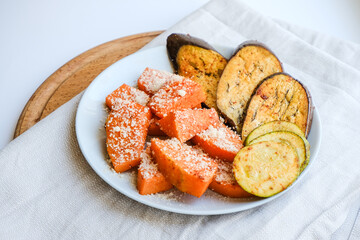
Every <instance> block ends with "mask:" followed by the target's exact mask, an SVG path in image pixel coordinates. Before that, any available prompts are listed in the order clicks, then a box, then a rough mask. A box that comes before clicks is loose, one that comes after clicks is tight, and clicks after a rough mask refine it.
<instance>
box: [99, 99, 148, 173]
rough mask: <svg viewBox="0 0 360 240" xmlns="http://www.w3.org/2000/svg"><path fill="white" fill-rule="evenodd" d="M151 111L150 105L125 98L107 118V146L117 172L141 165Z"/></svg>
mask: <svg viewBox="0 0 360 240" xmlns="http://www.w3.org/2000/svg"><path fill="white" fill-rule="evenodd" d="M150 119H151V112H150V109H149V108H148V107H145V106H142V105H140V104H138V103H136V102H133V101H129V100H125V101H122V102H121V103H120V104H119V105H118V110H116V111H114V110H113V111H111V112H110V113H109V116H108V118H107V121H106V124H105V127H106V137H107V138H106V148H107V152H108V154H109V156H110V160H111V162H112V165H113V167H114V170H115V171H116V172H124V171H126V170H129V169H130V168H132V167H134V166H137V165H139V163H140V154H141V151H142V150H143V149H144V146H145V140H146V135H147V132H148V127H149V122H150Z"/></svg>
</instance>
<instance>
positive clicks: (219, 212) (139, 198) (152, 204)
mask: <svg viewBox="0 0 360 240" xmlns="http://www.w3.org/2000/svg"><path fill="white" fill-rule="evenodd" d="M164 48H166V47H165V46H162V45H161V46H156V47H152V48H148V49H142V50H139V51H137V52H135V53H133V54H131V55H129V56H127V57H124V58H122V59H120V60H118V61H116V62H115V63H113V64H112V65H110V66H109V67H107V68H106V69H105V70H104V71H102V72H101V73H100V74H99V75H98V76H97V77H96V78H95V79H94V80H93V81H92V82H91V83H90V85H89V86H88V87H87V88H86V90H85V91H84V93H83V95H82V96H81V99H80V101H79V104H78V106H77V110H76V116H75V133H76V140H77V142H78V144H79V148H80V150H81V153H82V154H83V156H84V158H85V160H86V161H87V163H88V164H89V165H90V166H91V168H92V169H93V170H94V171H95V173H96V174H97V175H98V176H99V177H100V178H101V179H102V180H104V181H105V182H106V183H107V184H109V185H110V186H111V187H112V188H114V189H115V190H116V191H118V192H120V193H121V194H123V195H125V196H126V197H128V198H130V199H132V200H134V201H137V202H140V203H142V204H144V205H146V206H150V207H153V208H156V209H160V210H163V211H168V212H174V213H179V214H185V215H196V216H207V215H222V214H229V213H236V212H240V211H244V210H248V209H252V208H255V207H258V206H261V205H264V204H266V203H268V202H270V201H273V200H275V199H277V198H279V197H281V196H282V195H284V194H285V193H287V192H288V191H290V190H291V189H292V188H293V187H294V186H296V185H297V184H298V183H299V182H302V181H303V178H304V176H305V175H307V173H308V172H309V170H310V169H311V166H312V165H313V162H314V161H315V159H316V158H317V155H318V152H319V149H320V146H321V136H322V124H321V119H320V114H319V112H318V110H317V107H316V104H315V103H314V99H313V106H314V111H313V122H312V124H314V122H315V121H314V120H316V124H317V125H318V129H317V131H318V134H317V139H318V142H317V146H318V147H317V148H316V149H315V151H314V152H312V154H311V156H310V158H311V161H309V164H308V166H307V167H306V168H305V169H304V171H303V172H302V173H301V174H300V175H299V177H298V178H297V179H296V180H295V182H294V183H293V184H291V185H290V186H289V187H288V188H287V189H286V190H284V191H282V192H280V193H278V194H276V195H274V196H272V197H269V198H261V200H259V201H257V202H251V203H252V204H251V206H249V207H244V206H239V207H233V208H229V209H218V210H193V209H191V210H189V211H187V210H183V209H177V208H174V207H171V206H166V205H159V204H156V203H155V202H152V201H148V200H146V199H145V198H142V195H139V196H134V195H133V194H132V193H130V194H129V193H128V192H126V191H124V190H122V189H119V187H118V186H117V185H116V184H115V183H114V182H113V181H111V179H110V177H109V176H107V175H106V174H104V173H103V172H102V170H100V169H98V168H97V167H96V166H95V163H94V162H92V161H91V160H89V159H91V158H90V157H89V156H88V154H87V151H86V146H84V145H83V144H84V143H83V141H82V140H81V133H80V128H79V127H78V126H79V124H80V123H79V121H80V114H81V109H82V108H83V104H85V103H84V102H85V100H86V96H87V95H88V94H90V93H91V90H92V87H91V86H93V85H94V84H96V82H97V81H100V80H101V78H102V77H103V76H104V75H105V74H107V73H108V72H111V71H112V68H114V66H116V65H117V64H119V62H123V61H127V59H128V58H129V57H131V56H132V57H134V55H139V54H144V53H145V52H147V51H150V50H152V51H154V50H156V49H164ZM218 48H220V49H226V48H231V47H230V46H224V45H219V47H218ZM140 74H141V73H139V75H140ZM310 133H311V131H310ZM310 133H309V135H310ZM104 161H106V159H105V158H104Z"/></svg>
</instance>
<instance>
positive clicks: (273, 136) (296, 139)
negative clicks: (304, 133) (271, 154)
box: [249, 131, 307, 171]
mask: <svg viewBox="0 0 360 240" xmlns="http://www.w3.org/2000/svg"><path fill="white" fill-rule="evenodd" d="M264 141H275V142H282V141H288V142H289V143H291V144H292V146H293V147H294V148H295V150H296V152H297V154H298V157H299V164H300V166H301V169H300V170H301V171H302V170H303V169H304V168H305V166H306V165H307V161H306V146H305V143H304V141H303V139H302V138H301V137H300V136H299V135H297V134H295V133H292V132H287V131H276V132H271V133H266V134H264V135H261V136H260V137H257V138H255V139H254V140H252V141H251V142H250V144H249V145H252V144H254V143H258V142H264ZM305 141H306V139H305ZM303 166H304V167H303Z"/></svg>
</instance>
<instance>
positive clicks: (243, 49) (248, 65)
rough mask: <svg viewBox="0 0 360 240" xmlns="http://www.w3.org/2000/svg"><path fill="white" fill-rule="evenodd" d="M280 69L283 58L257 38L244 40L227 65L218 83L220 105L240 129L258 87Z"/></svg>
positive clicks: (228, 119)
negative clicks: (257, 41)
mask: <svg viewBox="0 0 360 240" xmlns="http://www.w3.org/2000/svg"><path fill="white" fill-rule="evenodd" d="M277 72H282V66H281V63H280V61H279V59H277V58H276V56H275V55H274V54H273V53H272V52H271V51H270V50H269V49H267V48H266V47H264V46H263V45H260V44H259V43H256V42H245V43H244V44H242V45H241V46H240V47H239V49H238V50H237V52H236V53H235V54H234V56H233V57H232V58H231V59H230V61H229V63H228V64H227V65H226V67H225V69H224V72H223V74H222V76H221V78H220V81H219V84H218V90H217V106H218V108H219V109H220V111H221V113H222V114H223V115H224V117H225V118H226V120H227V121H228V122H229V123H230V124H231V125H232V126H234V127H235V128H236V130H237V131H238V132H239V133H241V126H242V124H243V120H244V117H245V113H246V107H247V106H248V102H249V100H250V98H251V96H252V95H253V92H254V90H255V88H256V87H257V86H258V84H259V83H260V82H261V81H262V80H263V79H264V78H266V77H268V76H270V75H272V74H273V73H277Z"/></svg>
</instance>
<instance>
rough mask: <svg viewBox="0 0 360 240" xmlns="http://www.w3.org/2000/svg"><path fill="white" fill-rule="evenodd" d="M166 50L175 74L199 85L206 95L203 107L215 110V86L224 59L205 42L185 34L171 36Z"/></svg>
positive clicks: (222, 67) (224, 61)
mask: <svg viewBox="0 0 360 240" xmlns="http://www.w3.org/2000/svg"><path fill="white" fill-rule="evenodd" d="M167 50H168V54H169V57H170V60H171V62H172V65H173V67H174V70H175V72H176V73H177V74H179V75H181V76H184V77H187V78H190V79H191V80H193V81H195V82H197V83H200V84H201V86H202V87H203V90H204V92H205V93H206V100H205V105H206V106H207V107H209V108H215V109H216V110H217V105H216V92H217V85H218V82H219V79H220V76H221V74H222V72H223V70H224V68H225V66H226V64H227V60H226V58H224V57H223V56H222V55H221V54H220V53H218V52H217V51H216V50H215V49H214V48H213V47H212V46H210V45H209V44H208V43H206V42H205V41H203V40H201V39H199V38H195V37H192V36H190V35H185V34H171V35H170V36H169V37H168V38H167Z"/></svg>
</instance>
